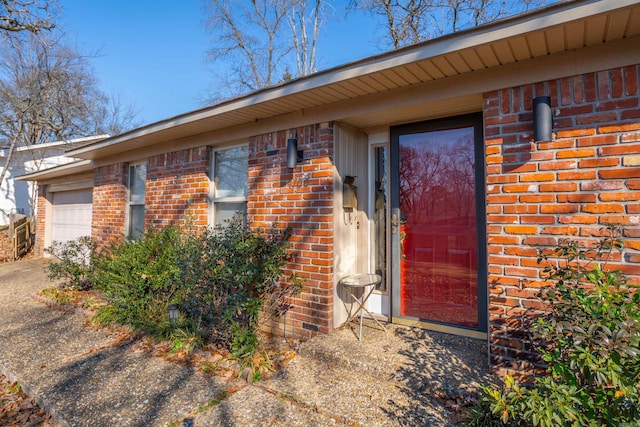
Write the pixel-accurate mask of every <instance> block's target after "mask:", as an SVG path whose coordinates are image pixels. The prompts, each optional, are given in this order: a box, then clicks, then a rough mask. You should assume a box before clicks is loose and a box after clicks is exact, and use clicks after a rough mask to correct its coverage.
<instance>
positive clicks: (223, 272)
mask: <svg viewBox="0 0 640 427" xmlns="http://www.w3.org/2000/svg"><path fill="white" fill-rule="evenodd" d="M289 236H290V231H289V230H280V229H278V228H277V227H276V226H274V227H273V228H272V229H271V230H270V231H269V232H268V233H260V232H258V231H255V230H251V229H249V228H248V227H247V226H246V225H245V224H244V222H243V221H242V218H235V219H233V220H231V221H228V222H227V223H225V224H224V225H222V226H218V227H216V228H213V229H207V230H203V231H202V232H201V233H199V234H198V233H189V232H182V231H180V230H179V229H178V228H177V227H173V226H169V227H165V228H163V229H161V230H148V231H147V232H146V233H145V234H144V235H143V236H142V237H140V238H139V239H137V240H126V241H123V242H121V243H119V244H117V245H114V246H113V247H111V248H110V249H109V250H108V251H106V252H105V254H103V255H102V256H101V257H100V259H99V262H98V263H97V268H96V278H97V280H98V283H99V286H98V287H99V289H100V290H101V291H102V292H103V293H104V295H105V298H106V300H107V301H108V302H109V306H107V307H104V308H102V309H101V310H100V311H99V312H98V313H97V315H96V320H97V321H98V322H101V323H110V322H117V323H121V324H126V325H130V326H132V327H134V328H136V329H140V330H143V331H144V332H146V333H148V334H150V335H152V336H156V337H161V338H165V339H172V340H180V342H182V338H180V337H179V336H177V334H178V333H179V334H181V336H189V337H192V339H191V341H193V342H202V343H208V342H215V343H217V344H218V345H219V346H221V347H225V348H228V349H230V350H231V352H232V354H233V355H234V356H236V357H238V358H241V357H246V356H247V355H252V354H254V353H255V352H256V350H257V345H258V336H257V331H258V329H259V328H260V325H261V322H262V321H264V320H266V319H267V318H268V315H271V314H275V315H280V314H282V313H284V312H286V310H287V309H288V308H289V306H288V297H289V296H290V295H293V294H295V293H298V292H300V289H301V285H300V282H299V280H298V279H297V278H296V277H295V275H292V276H290V278H289V284H288V285H284V284H282V283H281V281H280V278H281V277H282V276H283V272H284V268H285V266H286V265H287V263H288V262H289V261H290V259H291V255H290V254H289V245H288V243H287V240H288V238H289ZM169 304H177V305H178V306H179V309H180V318H179V321H178V323H177V324H176V325H172V324H170V323H169V320H168V314H167V313H168V306H169Z"/></svg>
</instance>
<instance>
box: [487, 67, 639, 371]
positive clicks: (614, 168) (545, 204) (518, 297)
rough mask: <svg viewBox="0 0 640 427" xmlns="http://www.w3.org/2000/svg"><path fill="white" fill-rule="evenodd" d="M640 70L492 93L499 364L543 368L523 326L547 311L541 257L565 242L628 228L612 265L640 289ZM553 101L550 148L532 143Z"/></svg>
mask: <svg viewBox="0 0 640 427" xmlns="http://www.w3.org/2000/svg"><path fill="white" fill-rule="evenodd" d="M638 74H639V69H638V67H637V66H630V67H624V68H617V69H612V70H608V71H602V72H596V73H591V74H586V75H581V76H576V77H571V78H565V79H559V80H552V81H547V82H542V83H538V84H533V85H527V86H521V87H514V88H510V89H504V90H499V91H494V92H490V93H486V94H485V95H484V117H485V138H486V147H485V148H486V162H487V165H486V168H487V237H488V258H489V277H488V280H489V316H490V317H489V333H490V353H491V361H492V363H493V364H495V365H497V366H498V370H501V371H502V372H503V373H506V372H510V373H514V372H525V371H529V370H530V369H532V368H535V366H536V364H535V360H536V359H535V356H534V354H533V353H532V351H531V347H530V345H529V344H528V343H527V340H526V333H525V332H524V331H523V330H522V326H523V319H524V318H525V317H526V316H527V315H528V314H530V313H531V310H535V309H539V308H541V307H540V306H539V303H538V302H537V300H536V295H537V292H538V290H539V288H540V286H543V282H542V280H541V277H540V273H541V268H540V267H539V266H538V264H537V255H538V250H539V249H541V248H547V247H554V246H555V245H556V244H557V243H558V240H559V239H561V238H572V239H578V240H582V241H583V242H584V243H586V244H590V243H592V242H594V241H595V238H596V236H598V235H600V228H601V227H602V226H603V224H605V223H606V222H615V223H620V224H623V225H624V226H625V244H626V249H625V252H624V254H623V256H616V258H615V259H614V260H613V261H612V263H610V264H609V265H610V267H611V268H615V269H620V270H622V271H623V272H625V273H627V274H628V275H629V277H630V280H631V282H634V283H640V252H638V251H639V250H640V227H638V224H639V221H640V203H639V201H640V192H639V191H638V190H639V189H640V105H639V95H638V80H639V79H638ZM541 95H549V96H551V106H552V110H553V111H555V112H556V116H555V118H554V122H555V123H554V133H555V135H554V138H553V139H552V141H546V142H538V143H534V142H533V123H532V112H531V108H532V99H533V98H534V97H536V96H541Z"/></svg>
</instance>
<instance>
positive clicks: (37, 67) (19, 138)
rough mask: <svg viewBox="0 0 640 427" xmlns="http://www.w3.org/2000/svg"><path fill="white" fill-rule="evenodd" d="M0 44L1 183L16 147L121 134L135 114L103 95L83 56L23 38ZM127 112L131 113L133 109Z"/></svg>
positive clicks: (53, 44) (53, 41)
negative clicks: (98, 135) (127, 113)
mask: <svg viewBox="0 0 640 427" xmlns="http://www.w3.org/2000/svg"><path fill="white" fill-rule="evenodd" d="M7 41H8V43H5V44H3V45H2V46H0V57H2V58H3V59H4V60H3V62H1V63H0V140H4V147H5V149H6V153H7V155H6V157H5V164H4V167H3V169H2V172H0V182H3V180H4V177H5V175H6V172H7V169H8V166H9V164H10V163H11V159H12V157H13V152H14V150H15V149H16V148H17V147H21V146H29V145H36V144H43V143H47V142H53V141H61V140H68V139H72V138H77V137H82V136H88V135H96V134H103V133H105V132H107V131H114V130H117V131H122V130H125V129H124V127H125V126H127V125H134V121H135V116H127V117H124V116H123V113H126V112H127V111H126V110H124V109H123V108H122V106H121V105H120V104H119V103H118V102H116V103H115V104H114V103H113V101H111V100H110V98H109V97H107V96H106V95H104V94H103V93H102V92H101V91H100V90H99V89H98V86H97V81H96V79H95V77H94V75H93V73H92V70H91V68H90V67H89V63H88V60H87V58H85V57H82V56H81V55H79V54H78V53H77V52H76V51H75V50H74V49H71V48H69V47H68V46H65V45H64V44H62V43H61V42H60V40H58V39H51V38H43V37H36V36H34V35H27V36H25V37H15V38H10V39H7ZM129 113H131V114H133V112H132V111H129Z"/></svg>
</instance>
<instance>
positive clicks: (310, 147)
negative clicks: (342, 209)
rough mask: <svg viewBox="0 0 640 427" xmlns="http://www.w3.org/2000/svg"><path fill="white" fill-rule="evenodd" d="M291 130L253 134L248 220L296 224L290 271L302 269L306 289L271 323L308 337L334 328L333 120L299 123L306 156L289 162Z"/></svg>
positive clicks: (261, 223) (279, 331) (274, 328)
mask: <svg viewBox="0 0 640 427" xmlns="http://www.w3.org/2000/svg"><path fill="white" fill-rule="evenodd" d="M289 135H290V131H280V132H274V133H270V134H266V135H260V136H256V137H254V138H251V140H250V144H249V147H250V153H249V194H248V200H247V215H248V221H249V222H250V223H251V224H252V225H253V226H255V227H265V228H268V227H270V226H271V224H273V223H278V224H279V225H281V226H283V227H291V228H292V230H293V236H292V238H291V241H292V242H293V247H292V250H293V251H294V252H295V254H296V255H297V256H296V258H295V259H294V261H293V262H292V263H291V264H290V265H289V266H288V269H287V275H289V274H291V273H296V274H297V275H298V276H299V277H300V278H302V279H303V281H304V289H303V292H302V294H301V295H299V296H298V297H297V298H296V300H295V301H294V307H293V309H292V310H291V311H290V312H289V313H288V314H287V317H286V319H284V320H283V321H280V322H276V323H272V324H271V325H270V329H271V332H273V333H276V334H280V335H283V334H286V335H290V334H293V335H295V336H298V337H303V338H308V337H311V336H313V335H315V334H317V333H329V332H331V331H332V329H333V324H332V317H333V314H332V310H333V173H334V172H333V161H332V159H333V126H332V125H331V124H322V125H314V126H307V127H303V128H299V129H296V135H297V139H298V149H300V150H303V151H304V158H305V160H304V161H302V162H301V163H300V164H299V165H298V166H297V167H296V168H295V169H293V170H290V169H288V168H287V165H286V152H287V139H288V138H289Z"/></svg>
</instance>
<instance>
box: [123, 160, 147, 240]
mask: <svg viewBox="0 0 640 427" xmlns="http://www.w3.org/2000/svg"><path fill="white" fill-rule="evenodd" d="M146 181H147V165H146V164H144V163H140V164H136V165H130V166H129V182H128V189H129V199H128V202H129V229H128V230H127V236H128V237H130V238H132V239H135V238H137V237H140V236H141V235H142V233H143V232H144V193H145V186H146Z"/></svg>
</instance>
